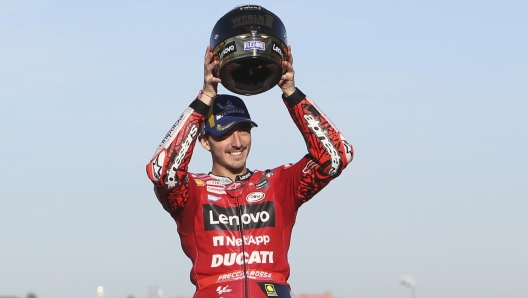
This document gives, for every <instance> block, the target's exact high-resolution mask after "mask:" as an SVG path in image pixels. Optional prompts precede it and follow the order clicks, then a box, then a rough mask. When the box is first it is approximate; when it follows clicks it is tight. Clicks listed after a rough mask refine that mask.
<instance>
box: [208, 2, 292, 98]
mask: <svg viewBox="0 0 528 298" xmlns="http://www.w3.org/2000/svg"><path fill="white" fill-rule="evenodd" d="M286 38H287V36H286V28H285V27H284V24H283V23H282V21H281V20H280V19H279V17H277V16H276V15H275V14H273V13H272V12H271V11H269V10H267V9H265V8H264V7H262V6H259V5H241V6H237V7H235V8H234V9H233V10H231V11H230V12H228V13H226V14H225V15H224V16H223V17H222V18H220V20H218V22H216V25H215V26H214V28H213V31H212V32H211V40H210V44H211V49H212V50H213V53H214V59H215V60H219V61H220V65H219V67H218V69H217V73H216V75H217V76H218V77H219V78H220V79H221V80H222V85H224V87H225V88H226V89H228V90H229V91H231V92H234V93H237V94H241V95H255V94H259V93H262V92H265V91H268V90H269V89H271V88H273V87H274V86H275V85H276V84H277V83H278V82H279V80H280V78H281V76H282V60H284V59H285V54H286V51H287V44H288V43H287V40H286Z"/></svg>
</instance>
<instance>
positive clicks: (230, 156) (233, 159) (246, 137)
mask: <svg viewBox="0 0 528 298" xmlns="http://www.w3.org/2000/svg"><path fill="white" fill-rule="evenodd" d="M200 143H201V144H202V146H203V147H204V148H205V149H206V150H209V151H210V152H211V156H212V158H213V171H212V172H213V174H215V175H220V176H225V177H230V176H233V175H240V174H244V173H245V171H246V159H247V157H248V155H249V149H250V148H251V124H249V123H240V124H238V125H237V126H235V127H234V128H233V129H232V130H230V131H229V132H228V133H226V134H225V135H223V136H214V135H208V136H205V137H201V138H200Z"/></svg>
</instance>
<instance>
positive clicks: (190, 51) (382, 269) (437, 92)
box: [0, 0, 528, 298]
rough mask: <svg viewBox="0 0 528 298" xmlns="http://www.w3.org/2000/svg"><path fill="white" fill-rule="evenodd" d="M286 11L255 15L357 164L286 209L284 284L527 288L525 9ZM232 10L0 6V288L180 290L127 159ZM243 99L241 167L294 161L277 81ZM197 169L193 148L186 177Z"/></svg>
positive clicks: (423, 6) (514, 5) (378, 291)
mask: <svg viewBox="0 0 528 298" xmlns="http://www.w3.org/2000/svg"><path fill="white" fill-rule="evenodd" d="M302 3H303V4H299V3H293V1H291V2H285V1H284V2H279V1H263V2H259V3H258V4H260V5H262V6H264V7H266V8H268V9H269V10H271V11H273V12H274V13H276V14H277V15H279V16H280V18H281V19H282V21H283V22H284V23H285V25H286V28H287V30H288V34H289V42H290V44H291V45H292V48H293V54H294V57H295V63H294V66H295V69H296V82H297V86H298V87H299V88H300V89H301V90H303V92H305V93H306V94H308V95H309V96H310V97H311V98H312V99H314V100H315V101H316V103H317V104H318V105H319V107H320V108H321V109H322V110H323V111H325V113H326V114H327V116H329V117H330V119H331V120H332V121H333V122H334V124H335V125H336V126H337V127H339V128H340V130H341V131H342V132H343V134H344V135H345V136H346V137H347V139H348V140H349V141H350V143H351V144H353V145H354V148H355V151H356V156H355V159H354V161H353V163H352V164H350V166H349V167H348V168H347V170H346V171H345V172H344V173H343V174H342V175H341V177H339V178H338V179H337V180H335V181H333V182H332V183H331V184H330V185H329V186H328V187H327V188H326V189H324V190H323V191H322V192H321V193H320V194H319V195H318V196H317V197H315V198H314V199H313V200H312V201H310V202H309V203H308V204H306V205H304V206H303V207H302V208H301V210H300V212H299V216H298V220H297V225H296V227H295V228H294V234H293V239H292V246H291V249H290V261H291V266H292V275H291V278H290V283H291V285H292V289H293V291H294V292H295V293H297V294H302V293H323V292H326V291H331V292H332V293H334V295H335V296H336V297H364V298H383V297H393V298H398V297H401V298H403V297H409V290H408V289H407V288H405V287H403V286H402V285H400V284H399V278H400V276H401V275H403V274H410V275H412V276H413V277H414V279H415V280H416V296H417V297H430V298H441V297H442V298H443V297H452V298H466V297H479V298H488V297H489V298H495V297H524V296H525V295H526V293H527V292H528V283H527V282H526V281H527V277H528V254H526V251H528V237H527V236H526V235H528V217H527V216H526V214H527V211H528V201H527V199H526V198H528V183H526V181H527V180H528V158H527V157H526V152H528V138H527V131H528V118H527V117H526V115H527V112H528V87H527V86H528V55H527V54H526V53H528V36H527V33H526V28H528V21H527V18H526V15H528V3H525V2H522V1H509V0H506V1H399V2H395V1H376V0H375V1H336V0H329V1H317V2H316V1H304V2H302ZM238 4H241V3H239V2H233V1H221V2H218V1H188V2H187V1H186V3H178V2H176V1H151V2H148V3H147V2H140V1H112V2H110V3H109V2H108V1H88V2H86V1H10V0H7V1H2V2H1V3H0V111H1V112H0V113H1V118H0V119H1V120H0V146H1V152H2V154H1V157H0V160H1V164H2V169H1V173H2V184H1V187H0V243H2V245H0V295H17V296H21V297H22V296H25V295H26V294H27V293H28V292H34V293H36V294H37V296H38V297H39V298H47V297H53V298H67V297H72V296H75V297H79V298H90V297H96V289H97V286H103V287H104V288H105V294H106V295H105V297H110V298H122V297H123V298H124V297H126V296H128V295H134V296H135V297H146V296H147V290H148V288H149V287H152V286H158V287H160V288H162V289H163V292H164V295H165V296H166V297H176V296H179V295H187V296H190V295H192V293H193V286H192V285H191V284H190V282H189V269H190V261H189V260H188V259H187V258H186V257H185V256H184V254H183V253H182V251H181V248H180V244H179V239H178V236H177V233H176V228H175V224H174V222H173V220H172V219H171V218H170V216H169V215H168V214H167V213H166V212H165V211H164V210H163V209H162V207H161V206H160V204H159V203H158V202H157V200H156V198H155V197H154V194H153V192H152V186H151V183H150V181H149V180H148V179H147V177H146V174H145V169H144V166H145V164H146V163H147V162H148V161H149V159H150V157H151V156H152V154H153V153H154V150H155V149H156V147H157V145H158V144H159V142H160V141H161V139H162V138H163V137H164V135H165V133H166V132H167V130H168V129H169V128H170V127H171V125H172V124H173V122H174V121H175V120H176V119H177V118H178V117H179V115H180V113H181V112H182V111H183V109H185V107H186V106H188V104H189V103H190V102H191V101H192V100H193V98H194V97H195V96H196V94H197V93H198V90H200V88H201V86H202V61H203V53H204V50H205V47H206V46H207V43H208V41H209V34H210V31H211V29H212V27H213V25H214V23H215V22H216V20H217V19H218V18H220V17H221V16H222V15H223V14H224V13H226V12H227V11H229V10H230V9H232V8H233V7H235V6H236V5H238ZM220 91H221V92H224V93H227V91H226V90H225V89H223V88H222V87H221V88H220ZM246 103H247V105H248V107H249V109H250V111H251V115H252V117H253V118H254V119H255V121H256V122H257V123H258V124H259V127H258V128H257V129H255V130H254V132H253V147H252V152H251V155H250V158H249V163H248V166H249V167H250V168H252V169H265V168H271V167H275V166H278V165H281V164H284V163H290V162H295V161H297V160H298V159H300V158H301V157H302V156H303V155H304V153H305V148H304V144H303V141H302V138H301V136H300V134H299V133H298V132H297V130H296V129H295V126H294V125H293V123H292V122H291V120H290V119H289V116H288V114H287V112H286V109H285V108H284V107H283V104H282V101H281V100H280V92H279V90H278V89H277V88H274V89H272V90H270V91H268V92H266V93H264V94H260V95H257V96H252V97H248V98H246ZM210 166H211V161H210V157H209V155H208V153H207V152H206V151H204V150H202V149H201V148H198V147H197V150H196V152H195V155H194V159H193V161H192V163H191V170H193V171H195V172H207V171H209V170H210Z"/></svg>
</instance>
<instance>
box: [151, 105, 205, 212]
mask: <svg viewBox="0 0 528 298" xmlns="http://www.w3.org/2000/svg"><path fill="white" fill-rule="evenodd" d="M208 110H209V106H208V105H207V104H205V103H203V102H202V101H200V100H198V99H196V100H194V101H193V102H192V103H191V104H190V105H189V107H188V108H187V109H186V110H185V111H184V112H183V114H182V115H181V116H180V118H179V119H178V120H177V121H176V123H174V125H173V126H172V127H171V129H170V130H169V132H168V133H167V135H166V136H165V138H164V139H163V140H162V142H161V144H160V145H159V146H158V149H157V150H156V152H155V153H154V156H153V157H152V159H151V161H150V162H149V163H148V164H147V175H148V177H149V179H150V180H151V181H152V182H153V183H154V192H155V193H156V196H157V197H158V200H159V201H160V203H161V204H162V205H163V208H164V209H165V210H166V211H167V212H169V213H171V214H175V213H176V212H179V211H180V209H181V208H182V207H183V206H185V203H186V201H187V198H188V192H189V184H188V182H189V181H188V179H189V178H188V176H187V169H188V166H189V162H190V161H191V156H192V153H193V150H194V146H195V145H196V140H197V139H198V136H199V134H200V131H201V128H202V125H203V123H204V121H205V115H207V112H208Z"/></svg>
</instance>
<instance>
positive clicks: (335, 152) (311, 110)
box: [283, 89, 354, 203]
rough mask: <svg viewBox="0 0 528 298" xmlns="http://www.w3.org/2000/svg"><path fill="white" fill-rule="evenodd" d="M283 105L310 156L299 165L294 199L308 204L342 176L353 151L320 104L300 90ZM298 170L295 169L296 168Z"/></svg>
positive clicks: (284, 97) (285, 99) (286, 98)
mask: <svg viewBox="0 0 528 298" xmlns="http://www.w3.org/2000/svg"><path fill="white" fill-rule="evenodd" d="M283 100H284V103H285V104H286V106H287V108H288V111H289V113H290V115H291V117H292V119H293V121H294V122H295V124H296V125H297V128H298V129H299V131H300V132H301V134H302V136H303V138H304V141H305V142H306V147H307V149H308V154H307V155H306V156H305V157H304V158H303V159H302V160H301V161H300V162H299V163H298V166H302V170H301V169H297V171H296V172H297V174H296V175H299V176H300V177H299V176H298V177H297V179H294V180H296V182H298V183H296V184H297V190H296V193H295V197H297V199H298V200H300V201H301V203H303V202H306V201H308V200H309V199H311V198H312V197H313V196H314V195H315V194H317V193H318V192H319V191H320V190H321V189H323V188H324V187H325V186H326V185H327V184H328V183H329V182H330V181H332V180H333V179H334V178H336V177H337V176H339V175H340V174H341V172H342V171H343V169H344V168H345V167H346V166H347V165H348V164H349V163H350V162H351V161H352V158H353V155H354V150H353V147H352V146H351V145H350V144H349V143H348V141H347V140H346V139H345V137H344V136H343V135H342V134H341V133H340V132H339V130H338V129H337V128H336V127H335V126H334V124H333V123H332V122H331V121H330V120H329V119H328V118H327V117H326V115H325V114H324V113H323V112H322V111H321V110H320V109H319V108H318V107H317V105H316V104H315V103H314V102H313V101H312V100H311V99H310V98H308V97H306V95H305V94H304V93H302V92H301V91H300V90H299V89H296V91H295V92H294V93H293V94H291V95H290V96H288V97H286V96H284V95H283ZM295 168H298V167H292V169H295Z"/></svg>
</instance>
